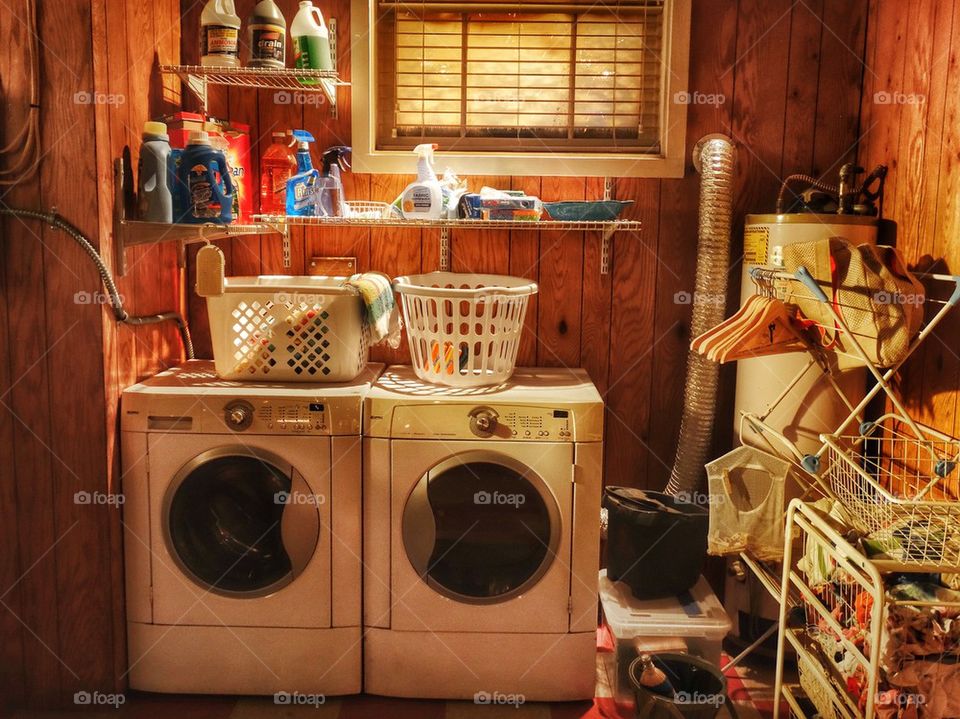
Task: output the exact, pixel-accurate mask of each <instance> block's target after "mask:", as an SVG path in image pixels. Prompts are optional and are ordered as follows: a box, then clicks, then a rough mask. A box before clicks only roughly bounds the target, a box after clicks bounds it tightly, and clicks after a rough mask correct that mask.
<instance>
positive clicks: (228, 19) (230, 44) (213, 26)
mask: <svg viewBox="0 0 960 719" xmlns="http://www.w3.org/2000/svg"><path fill="white" fill-rule="evenodd" d="M200 64H201V65H204V66H210V67H240V16H239V15H237V11H236V8H234V6H233V0H208V2H207V4H206V5H204V7H203V12H202V13H201V14H200Z"/></svg>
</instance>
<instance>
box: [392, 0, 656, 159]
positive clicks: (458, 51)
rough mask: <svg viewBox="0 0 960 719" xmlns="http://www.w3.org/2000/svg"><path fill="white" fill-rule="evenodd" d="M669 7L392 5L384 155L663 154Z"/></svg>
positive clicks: (636, 3) (644, 1)
mask: <svg viewBox="0 0 960 719" xmlns="http://www.w3.org/2000/svg"><path fill="white" fill-rule="evenodd" d="M663 1H664V0H633V1H632V2H630V1H629V0H625V1H624V2H621V3H618V4H614V5H603V4H594V3H589V4H588V3H583V4H578V3H573V4H563V5H561V4H557V3H548V2H537V1H536V0H533V1H530V0H528V1H527V2H525V3H523V4H517V3H506V2H503V3H498V2H496V1H491V2H484V3H464V4H450V3H440V2H423V3H410V4H403V3H391V2H381V3H380V4H379V5H378V17H377V22H376V29H375V32H376V35H377V37H376V42H377V51H378V57H377V60H378V69H377V74H378V90H377V92H378V96H377V108H378V113H377V114H378V117H377V135H378V137H377V144H378V147H379V148H380V149H402V148H409V147H412V146H414V145H416V144H418V143H420V142H431V141H435V142H440V143H441V144H442V145H443V147H444V149H448V150H449V149H460V150H471V149H472V150H483V149H488V150H498V151H527V152H530V151H549V150H554V149H555V150H571V149H576V150H577V151H578V152H583V151H585V152H590V151H596V152H609V151H610V150H611V149H616V148H618V147H628V148H630V150H631V152H651V153H656V152H658V151H659V147H660V142H659V140H660V117H661V110H660V108H661V97H660V94H661V93H660V88H661V82H662V78H661V74H662V71H663V68H662V65H663V59H662V54H661V47H662V39H663V38H662V36H663Z"/></svg>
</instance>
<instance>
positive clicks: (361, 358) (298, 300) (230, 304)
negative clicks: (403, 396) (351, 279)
mask: <svg viewBox="0 0 960 719" xmlns="http://www.w3.org/2000/svg"><path fill="white" fill-rule="evenodd" d="M345 279H346V278H344V277H287V276H263V277H228V278H227V279H226V286H225V290H224V293H223V294H222V295H220V296H219V297H207V314H208V316H209V318H210V339H211V340H212V343H213V359H214V364H215V365H216V369H217V374H218V375H219V376H220V377H222V378H224V379H237V380H261V381H262V380H270V381H275V382H348V381H350V380H352V379H353V378H354V377H356V376H357V375H358V374H360V371H361V370H362V369H363V368H364V367H365V366H366V364H367V354H368V349H369V348H368V345H369V342H368V337H367V335H368V330H367V327H366V324H365V322H364V308H363V301H362V300H361V298H360V296H359V294H358V293H357V292H356V291H355V290H354V289H353V288H351V287H348V286H345V285H344V281H345Z"/></svg>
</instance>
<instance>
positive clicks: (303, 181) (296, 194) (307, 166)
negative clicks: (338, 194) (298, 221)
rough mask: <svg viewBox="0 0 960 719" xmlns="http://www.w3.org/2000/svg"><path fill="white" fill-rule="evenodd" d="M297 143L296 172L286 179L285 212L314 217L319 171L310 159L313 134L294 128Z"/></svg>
mask: <svg viewBox="0 0 960 719" xmlns="http://www.w3.org/2000/svg"><path fill="white" fill-rule="evenodd" d="M293 142H294V143H295V144H296V145H297V174H295V175H294V176H293V177H291V178H290V179H289V180H287V214H288V215H293V216H299V217H315V216H316V215H318V214H319V212H320V210H319V192H320V173H319V172H318V171H317V170H316V168H314V166H313V161H312V160H311V159H310V143H311V142H315V140H314V139H313V135H311V134H310V133H309V132H307V131H306V130H294V131H293Z"/></svg>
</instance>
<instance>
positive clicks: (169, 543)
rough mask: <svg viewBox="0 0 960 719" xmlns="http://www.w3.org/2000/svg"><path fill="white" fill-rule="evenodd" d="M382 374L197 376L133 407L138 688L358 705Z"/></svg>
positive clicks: (127, 476) (126, 478)
mask: <svg viewBox="0 0 960 719" xmlns="http://www.w3.org/2000/svg"><path fill="white" fill-rule="evenodd" d="M381 369H382V366H369V367H367V368H366V369H365V370H364V372H363V373H361V375H360V376H359V377H357V378H356V379H355V380H354V381H353V382H349V383H344V384H265V383H246V382H244V383H240V382H233V381H224V380H221V379H218V378H217V376H216V374H215V372H214V368H213V363H212V362H206V361H191V362H187V363H185V364H183V365H182V366H180V367H177V368H175V369H171V370H168V371H166V372H163V373H161V374H159V375H157V376H155V377H153V378H151V379H149V380H147V381H145V382H143V383H141V384H137V385H134V386H133V387H131V388H129V389H127V390H126V391H125V392H124V393H123V396H122V399H121V408H120V411H121V417H122V420H121V432H122V435H121V441H122V447H121V451H122V464H123V479H122V482H123V496H124V505H123V526H124V554H125V565H126V606H127V635H128V659H129V669H128V676H129V681H130V686H131V687H132V688H134V689H142V690H146V691H155V692H184V693H190V692H196V693H204V694H209V693H223V694H271V693H275V692H291V693H292V692H302V693H311V694H349V693H355V692H358V691H359V690H360V686H361V643H362V642H361V611H360V602H361V584H360V583H361V560H360V556H361V549H362V545H361V518H362V510H361V455H362V452H361V444H360V430H361V424H362V403H363V397H364V395H365V393H366V391H368V390H369V388H370V387H371V385H372V383H373V381H374V379H375V378H376V376H377V374H378V373H379V370H381Z"/></svg>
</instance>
